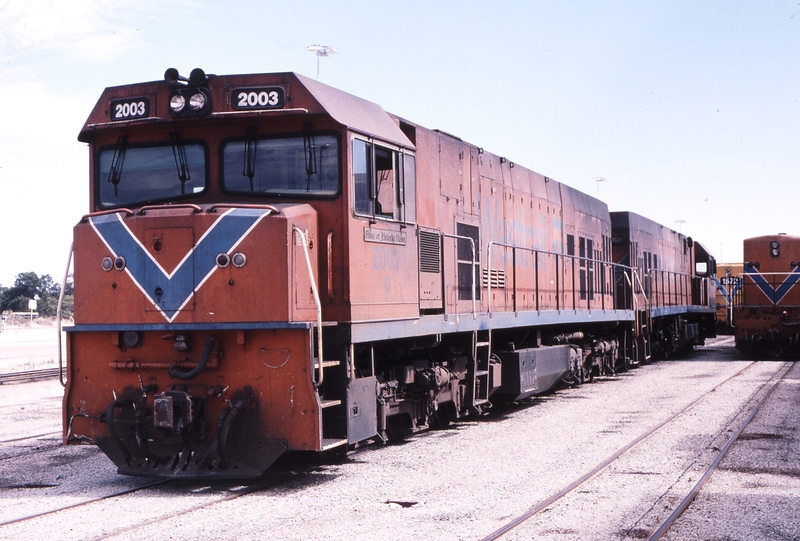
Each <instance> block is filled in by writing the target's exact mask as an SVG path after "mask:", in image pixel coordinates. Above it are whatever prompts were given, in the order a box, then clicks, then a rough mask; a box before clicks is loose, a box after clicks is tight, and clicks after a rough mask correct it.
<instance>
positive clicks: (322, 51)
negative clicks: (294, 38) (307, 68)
mask: <svg viewBox="0 0 800 541" xmlns="http://www.w3.org/2000/svg"><path fill="white" fill-rule="evenodd" d="M308 50H309V51H311V52H312V53H316V55H317V81H319V57H321V56H330V55H332V54H336V49H334V48H333V47H331V46H330V45H317V44H316V43H315V44H314V45H309V46H308Z"/></svg>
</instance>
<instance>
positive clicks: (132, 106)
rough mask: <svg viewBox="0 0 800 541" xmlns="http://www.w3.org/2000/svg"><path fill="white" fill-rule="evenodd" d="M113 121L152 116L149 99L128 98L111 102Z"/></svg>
mask: <svg viewBox="0 0 800 541" xmlns="http://www.w3.org/2000/svg"><path fill="white" fill-rule="evenodd" d="M110 114H111V120H131V119H134V118H145V117H148V116H150V99H149V98H126V99H123V100H114V101H112V102H111V111H110Z"/></svg>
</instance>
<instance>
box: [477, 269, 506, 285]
mask: <svg viewBox="0 0 800 541" xmlns="http://www.w3.org/2000/svg"><path fill="white" fill-rule="evenodd" d="M490 277H491V280H492V287H506V271H504V270H503V269H483V287H489V279H490Z"/></svg>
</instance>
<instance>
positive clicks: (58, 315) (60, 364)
mask: <svg viewBox="0 0 800 541" xmlns="http://www.w3.org/2000/svg"><path fill="white" fill-rule="evenodd" d="M73 244H74V243H70V244H69V256H68V257H67V268H66V269H65V270H64V282H63V283H62V284H61V293H59V294H58V307H57V308H56V328H57V329H58V381H60V382H61V386H62V387H66V386H67V382H66V381H65V380H64V368H63V365H64V363H63V361H62V359H63V357H62V352H61V307H62V306H63V304H64V290H65V289H66V288H67V278H68V277H69V266H70V264H72V246H73Z"/></svg>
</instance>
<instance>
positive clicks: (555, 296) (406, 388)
mask: <svg viewBox="0 0 800 541" xmlns="http://www.w3.org/2000/svg"><path fill="white" fill-rule="evenodd" d="M164 79H165V80H163V81H156V82H149V83H140V84H132V85H127V86H119V87H112V88H107V89H106V90H105V92H104V93H103V94H102V96H101V97H100V100H99V101H98V103H97V105H96V106H95V108H94V110H93V111H92V113H91V115H90V117H89V119H88V120H87V122H86V124H85V125H84V127H83V129H82V130H81V133H80V136H79V140H80V141H83V142H86V143H88V144H89V150H90V173H91V174H90V178H91V184H90V186H91V188H90V197H91V201H90V206H91V213H90V214H87V215H86V216H84V217H83V219H81V221H80V222H79V223H78V224H77V225H76V226H75V230H74V258H75V263H74V276H75V286H74V287H75V311H74V313H75V325H74V326H72V327H70V328H69V329H67V333H68V334H67V336H68V342H67V344H68V358H67V359H68V362H67V379H68V384H67V388H66V394H65V397H64V410H63V422H64V434H63V437H64V441H65V442H66V443H75V442H92V443H95V444H97V445H98V446H99V447H100V448H101V449H102V450H103V451H104V452H105V453H106V454H107V455H108V456H109V457H110V458H111V459H112V460H113V461H114V463H115V464H116V465H117V467H118V469H119V471H120V472H121V473H125V474H132V475H145V476H156V477H203V476H218V477H250V476H257V475H259V474H261V473H262V472H263V471H264V470H265V469H266V468H268V467H269V466H270V464H272V463H273V462H274V461H275V460H276V459H277V458H278V457H279V456H281V455H282V454H283V453H285V452H287V451H317V452H322V451H329V450H331V451H338V452H346V451H347V450H349V449H353V448H355V447H356V446H358V445H361V444H363V443H364V442H370V441H372V442H380V441H387V440H389V439H402V438H403V437H405V436H406V435H408V434H410V433H413V432H415V431H418V430H423V429H426V428H428V427H430V426H433V425H446V424H448V423H450V422H452V421H454V420H457V419H459V418H461V417H463V416H465V415H479V414H482V413H485V412H487V411H488V410H489V408H490V407H491V405H492V402H497V401H501V400H502V401H513V400H520V399H524V398H526V397H530V396H533V395H536V394H540V393H543V392H547V391H548V390H550V389H552V388H553V387H554V386H556V385H558V384H559V383H560V382H566V383H569V384H578V383H580V382H582V381H587V380H590V379H591V378H593V377H594V376H597V375H602V374H611V373H614V372H615V370H618V369H624V368H627V367H630V366H632V365H637V364H639V363H642V362H646V361H647V360H648V359H650V357H651V354H658V355H669V354H671V353H674V352H675V351H678V350H680V349H683V348H690V347H692V345H694V344H700V343H702V342H703V340H704V339H705V338H706V337H709V336H713V335H714V295H713V286H712V284H711V282H710V278H711V277H712V276H713V274H714V270H715V263H714V259H713V257H712V256H711V255H710V254H709V253H708V251H707V250H705V249H704V248H703V247H702V246H701V245H700V244H699V243H697V242H693V241H692V240H691V239H690V238H687V237H685V236H683V235H681V234H679V233H677V232H675V231H671V230H669V229H667V228H664V227H663V226H661V225H659V224H657V223H655V222H652V221H651V220H648V219H646V218H643V217H641V216H638V215H636V214H634V213H629V212H619V213H617V212H615V213H609V211H608V208H607V206H606V204H605V203H603V202H602V201H599V200H597V199H595V198H593V197H591V196H589V195H586V194H584V193H581V192H579V191H577V190H574V189H572V188H570V187H569V186H567V185H565V184H560V183H558V182H556V181H554V180H553V179H550V178H548V177H545V176H543V175H540V174H538V173H535V172H533V171H529V170H527V169H525V168H523V167H520V166H518V165H516V164H514V163H513V162H511V161H509V160H507V159H506V158H504V157H500V156H497V155H494V154H491V153H489V152H486V151H484V150H483V149H482V148H480V147H477V146H475V145H472V144H469V143H466V142H464V141H462V140H461V139H459V138H457V137H454V136H452V135H449V134H447V133H444V132H441V131H432V130H429V129H426V128H423V127H422V126H419V125H416V124H414V123H412V122H409V121H407V120H405V119H402V118H399V117H397V116H394V115H391V114H388V113H386V112H385V111H384V110H383V109H382V108H381V107H379V106H378V105H375V104H373V103H370V102H367V101H365V100H362V99H359V98H357V97H355V96H352V95H350V94H346V93H344V92H341V91H339V90H336V89H334V88H331V87H329V86H326V85H324V84H321V83H319V82H317V81H314V80H311V79H308V78H306V77H303V76H301V75H297V74H294V73H277V74H262V75H230V76H214V75H206V74H205V73H204V72H203V71H202V70H199V69H197V70H194V71H193V72H192V73H191V75H190V76H189V78H188V79H187V78H183V77H180V76H179V75H178V72H177V71H176V70H172V69H170V70H167V72H166V74H165V78H164Z"/></svg>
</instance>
